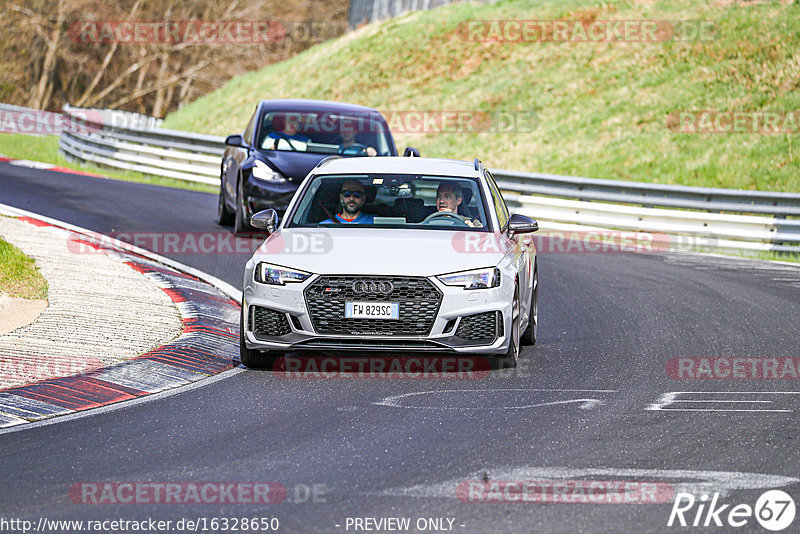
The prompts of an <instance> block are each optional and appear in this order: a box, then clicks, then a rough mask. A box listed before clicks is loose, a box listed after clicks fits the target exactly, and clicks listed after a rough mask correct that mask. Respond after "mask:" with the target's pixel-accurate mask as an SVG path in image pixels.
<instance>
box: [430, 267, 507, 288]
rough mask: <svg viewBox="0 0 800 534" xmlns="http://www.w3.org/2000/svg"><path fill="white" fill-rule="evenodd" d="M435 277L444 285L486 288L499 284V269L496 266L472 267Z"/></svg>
mask: <svg viewBox="0 0 800 534" xmlns="http://www.w3.org/2000/svg"><path fill="white" fill-rule="evenodd" d="M436 278H438V279H439V281H440V282H441V283H443V284H444V285H446V286H462V287H463V288H464V289H486V288H488V287H497V286H499V285H500V269H498V268H497V267H489V268H487V269H473V270H471V271H462V272H460V273H452V274H443V275H440V276H437V277H436Z"/></svg>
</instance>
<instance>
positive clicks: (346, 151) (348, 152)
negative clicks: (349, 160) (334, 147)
mask: <svg viewBox="0 0 800 534" xmlns="http://www.w3.org/2000/svg"><path fill="white" fill-rule="evenodd" d="M339 153H340V154H341V155H342V156H365V155H366V154H367V145H362V144H361V143H353V144H352V145H347V146H346V147H343V148H342V149H341V150H340V151H339Z"/></svg>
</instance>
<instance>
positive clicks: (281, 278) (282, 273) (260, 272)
mask: <svg viewBox="0 0 800 534" xmlns="http://www.w3.org/2000/svg"><path fill="white" fill-rule="evenodd" d="M309 276H311V273H306V272H303V271H297V270H295V269H289V268H287V267H281V266H280V265H273V264H271V263H267V262H264V261H262V262H259V263H258V265H256V269H255V272H254V274H253V277H254V278H255V280H256V282H258V283H260V284H271V285H275V286H282V285H286V284H292V283H297V282H303V281H305V280H306V279H308V277H309Z"/></svg>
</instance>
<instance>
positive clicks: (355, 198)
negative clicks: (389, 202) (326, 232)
mask: <svg viewBox="0 0 800 534" xmlns="http://www.w3.org/2000/svg"><path fill="white" fill-rule="evenodd" d="M366 201H367V192H366V190H365V189H364V185H363V184H362V183H361V182H359V181H357V180H347V181H346V182H345V183H343V184H342V188H341V189H340V190H339V204H340V205H341V208H340V209H339V213H337V214H336V215H334V217H336V221H338V222H340V223H344V224H354V223H355V224H371V223H372V222H373V219H374V218H375V217H374V216H373V215H369V214H367V213H363V212H362V211H361V209H362V208H363V207H364V204H365V203H366ZM320 224H335V221H333V220H331V219H325V220H324V221H322V222H321V223H320Z"/></svg>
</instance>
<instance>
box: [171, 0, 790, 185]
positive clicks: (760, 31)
mask: <svg viewBox="0 0 800 534" xmlns="http://www.w3.org/2000/svg"><path fill="white" fill-rule="evenodd" d="M610 19H613V20H656V21H665V20H676V19H677V20H684V21H685V20H694V21H711V22H712V23H713V30H714V32H713V35H712V36H711V38H710V39H708V40H699V39H695V40H688V41H666V42H619V41H608V40H605V41H601V42H587V41H583V42H564V41H563V40H561V41H556V42H530V41H529V42H480V41H478V40H476V39H470V37H469V33H468V32H469V26H468V24H469V21H474V20H506V21H508V20H539V21H542V20H564V21H575V20H580V21H584V22H586V23H589V22H592V21H604V20H610ZM798 89H800V5H799V4H798V3H797V2H793V3H791V2H788V3H787V2H781V3H775V2H764V3H760V2H747V3H741V2H732V1H716V2H708V3H705V2H702V3H700V2H690V1H688V0H662V1H652V0H633V1H622V0H609V1H605V2H590V1H585V0H566V1H560V0H559V1H546V0H503V1H500V2H498V3H495V4H483V5H475V4H458V5H453V6H449V7H446V8H441V9H437V10H434V11H429V12H420V13H414V14H411V15H407V16H405V17H401V18H399V19H395V20H391V21H388V22H385V23H383V24H379V25H370V26H367V27H364V28H361V29H360V30H358V31H356V32H353V33H351V34H348V35H345V36H344V37H341V38H339V39H337V40H334V41H329V42H326V43H323V44H321V45H317V46H315V47H313V48H311V49H309V50H307V51H305V52H303V53H301V54H299V55H297V56H295V57H293V58H292V59H290V60H287V61H284V62H281V63H277V64H273V65H270V66H267V67H265V68H264V69H262V70H259V71H256V72H250V73H248V74H245V75H242V76H239V77H237V78H235V79H233V80H231V81H230V82H229V83H227V84H226V85H225V86H224V87H222V88H221V89H220V90H218V91H216V92H213V93H210V94H208V95H207V96H205V97H202V98H200V99H198V100H196V101H194V102H192V103H190V104H189V105H187V106H186V107H185V108H183V109H182V110H181V111H179V112H176V113H173V114H171V115H169V116H168V117H167V120H166V123H165V127H169V128H178V129H185V130H192V131H198V132H206V133H213V134H221V135H224V134H229V133H234V132H239V131H241V130H242V129H243V127H244V126H245V123H246V121H247V119H248V117H249V115H250V113H251V111H252V109H253V106H254V104H255V103H256V102H257V101H258V100H259V99H262V98H287V97H297V98H320V99H330V100H343V101H348V102H354V103H358V104H364V105H368V106H372V107H375V108H378V109H380V110H381V111H390V112H391V111H410V110H428V111H431V110H433V111H436V110H461V111H465V110H466V111H482V112H490V113H494V112H530V113H532V116H533V117H534V120H533V121H532V123H531V122H528V123H526V124H530V125H531V126H530V127H529V128H518V129H519V130H526V129H527V130H528V131H519V132H517V133H486V132H484V133H463V132H457V133H444V134H438V133H428V134H414V133H403V132H399V133H396V135H395V137H396V139H397V142H398V146H399V147H400V148H401V149H402V147H403V146H405V145H407V144H409V145H413V146H417V147H419V148H420V149H421V151H422V153H423V155H428V156H444V157H455V158H462V159H472V158H473V157H476V156H477V157H480V158H481V159H483V160H484V161H485V162H487V164H488V165H489V166H491V167H496V168H507V169H517V170H528V171H537V172H546V173H553V174H571V175H581V176H589V177H595V178H613V179H624V180H638V181H656V182H661V183H673V184H687V185H703V186H714V187H734V188H743V189H761V190H788V191H790V190H794V191H800V163H799V160H798V158H800V153H798V147H797V146H796V145H798V144H800V136H798V135H797V133H798V132H800V126H797V125H796V123H788V126H787V125H786V124H787V123H785V122H784V120H783V115H781V117H782V119H781V121H780V125H781V127H779V128H777V129H778V130H786V131H790V132H794V133H788V134H787V133H681V132H680V131H678V129H679V128H680V124H681V123H680V119H679V118H678V117H679V115H677V113H679V112H681V111H701V110H711V111H731V112H733V111H736V112H747V113H751V112H759V111H782V112H786V111H792V110H794V111H795V112H797V110H800V91H799V90H798ZM762 118H763V117H762ZM788 118H791V116H790V117H788ZM756 119H758V117H756ZM723 124H724V123H723ZM737 124H738V123H737ZM792 124H795V126H794V129H792ZM701 126H702V124H701ZM787 128H788V130H787ZM756 129H758V128H756Z"/></svg>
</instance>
